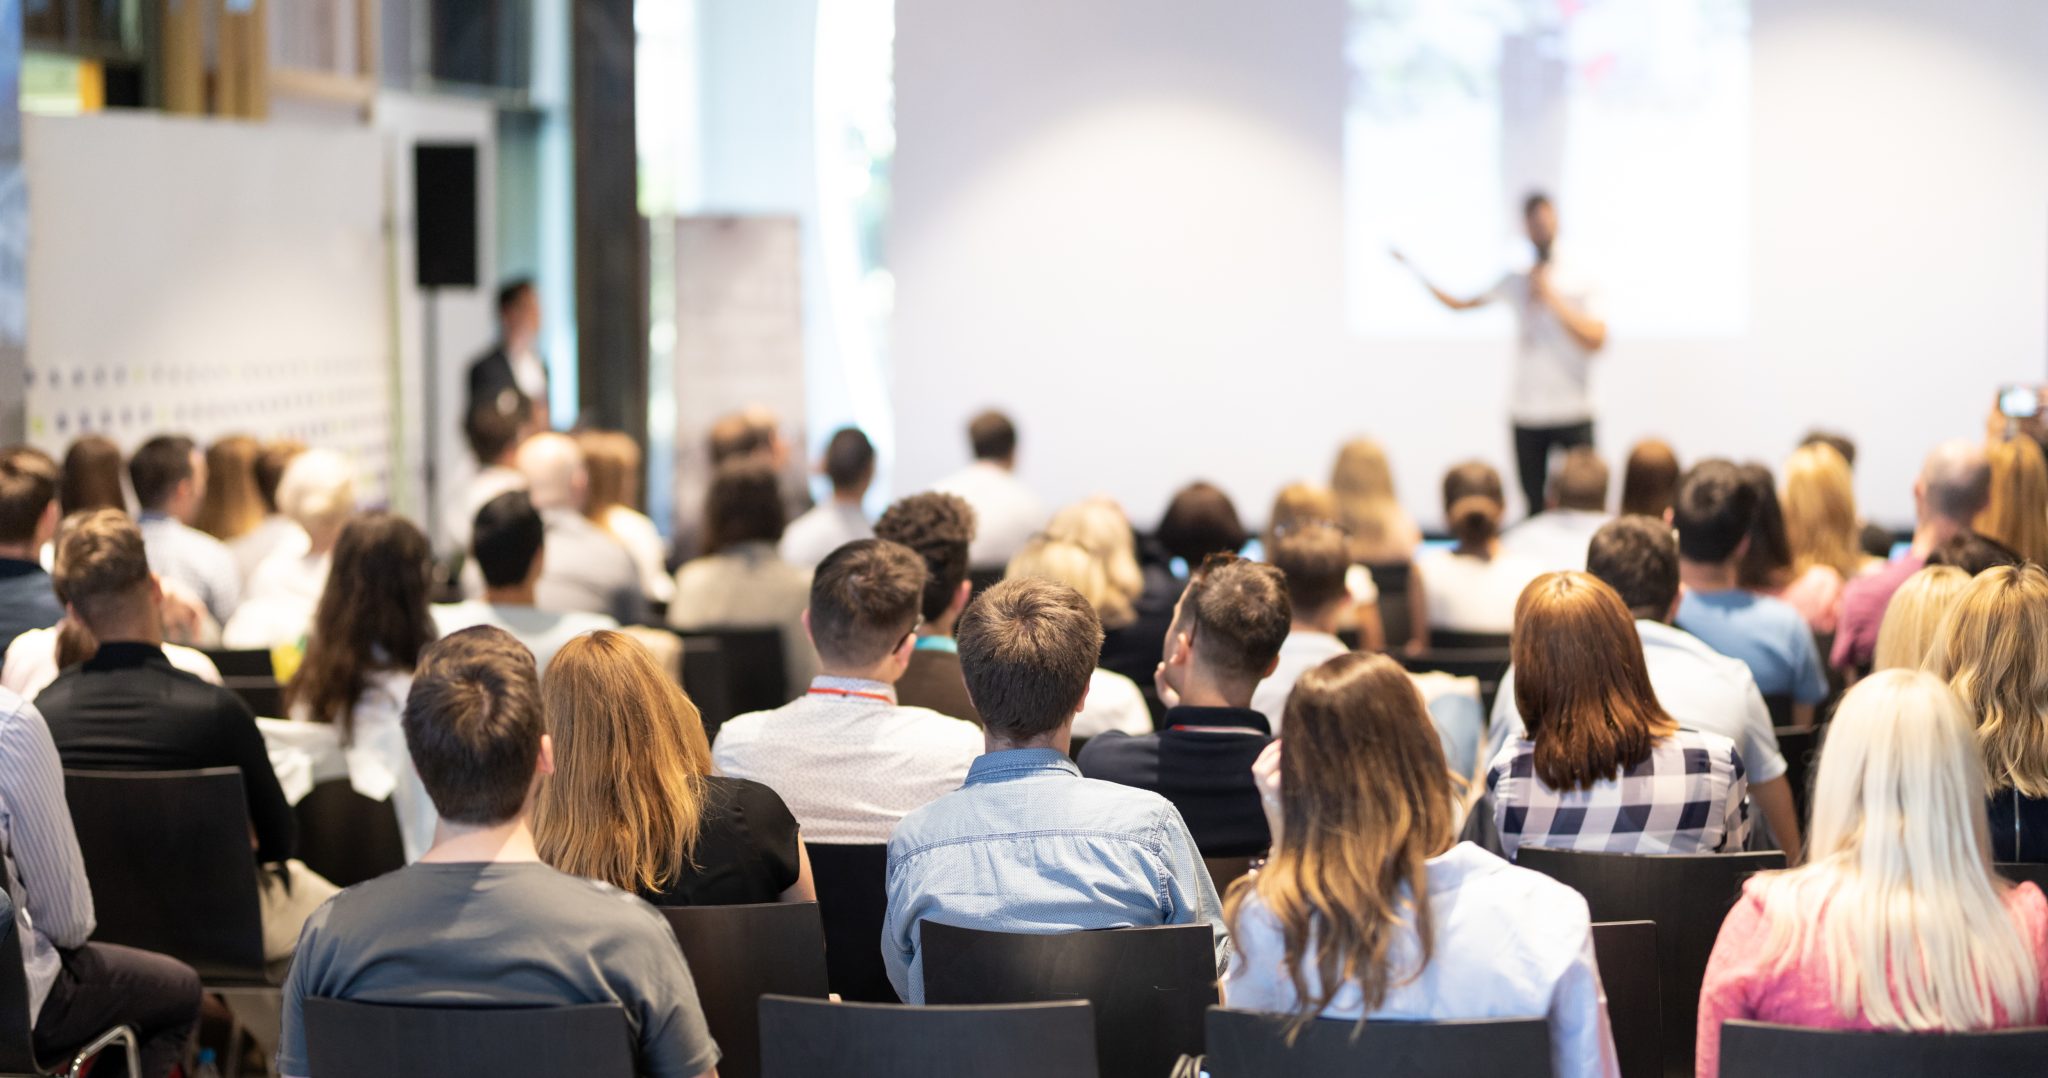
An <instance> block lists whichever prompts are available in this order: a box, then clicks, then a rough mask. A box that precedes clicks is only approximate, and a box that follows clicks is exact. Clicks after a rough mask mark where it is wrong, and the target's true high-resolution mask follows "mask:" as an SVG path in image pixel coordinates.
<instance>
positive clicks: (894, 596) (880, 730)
mask: <svg viewBox="0 0 2048 1078" xmlns="http://www.w3.org/2000/svg"><path fill="white" fill-rule="evenodd" d="M769 556H770V557H771V558H772V557H773V555H772V552H771V554H770V555H769ZM777 564H784V563H782V562H780V561H779V560H777ZM924 584H925V567H924V560H923V559H922V558H920V557H918V555H917V553H916V552H915V551H913V550H911V549H909V548H908V547H904V546H901V545H898V544H896V543H891V542H887V541H885V540H881V539H859V540H855V541H854V542H851V543H848V544H846V545H845V546H843V547H840V548H839V549H838V550H835V551H833V552H832V553H831V555H830V556H828V557H827V558H826V559H825V560H824V561H823V562H822V563H820V564H819V566H818V571H817V573H816V575H815V576H814V577H813V579H812V581H811V595H810V607H809V609H807V610H805V611H804V614H803V617H802V624H803V627H804V630H805V632H806V634H807V635H808V636H809V638H810V640H811V642H812V644H814V645H815V646H816V649H817V655H818V659H819V662H820V665H821V667H822V671H821V673H820V674H819V676H818V677H817V678H815V679H814V680H813V681H812V682H811V685H810V689H809V691H808V692H806V693H805V694H804V695H802V696H800V697H798V698H797V699H796V700H794V701H791V702H790V703H787V704H784V705H783V706H781V707H779V708H776V709H775V710H773V711H757V712H754V713H752V714H748V715H741V716H739V717H737V718H734V719H731V720H728V721H727V722H726V723H725V724H724V725H723V726H720V727H719V728H718V739H717V740H716V741H715V742H714V743H713V744H712V746H711V760H712V763H713V764H715V765H716V766H717V769H718V772H719V774H722V775H732V776H735V777H738V778H743V779H753V780H754V781H756V782H761V783H766V784H767V785H768V787H769V788H770V789H773V790H775V791H776V792H778V793H780V794H781V795H782V798H783V800H784V801H785V802H786V803H787V804H788V805H789V809H790V811H791V812H792V813H794V814H795V816H796V818H797V822H798V823H800V824H802V825H803V829H804V834H805V835H806V836H807V838H808V840H809V841H810V842H811V843H812V844H814V845H815V844H821V843H830V844H839V845H847V844H852V845H868V844H876V843H883V842H887V841H888V840H889V832H890V831H891V830H893V829H894V828H895V826H896V824H897V821H899V820H901V819H902V818H903V816H904V814H905V813H907V812H909V811H910V810H912V809H914V808H917V807H919V806H921V805H925V804H928V803H930V802H931V801H933V800H935V799H937V798H938V797H939V796H941V795H943V794H944V793H946V792H947V791H949V790H952V789H953V788H955V787H957V786H959V785H960V780H961V779H962V778H964V777H966V775H967V766H968V764H970V763H972V762H973V760H974V757H975V755H976V754H977V753H979V752H980V751H981V731H979V730H977V729H975V728H974V727H973V726H972V725H970V724H968V723H964V722H960V721H958V720H955V719H950V718H947V717H946V716H944V715H941V714H939V713H938V712H936V711H931V710H928V709H926V708H921V707H905V706H903V705H902V704H900V703H898V702H897V699H896V687H895V686H896V681H897V680H898V679H899V678H901V677H902V676H903V670H904V668H905V667H907V666H908V665H909V664H910V656H911V654H912V653H913V651H914V648H915V643H914V641H915V639H916V636H915V630H916V628H917V620H918V611H919V609H920V607H921V606H922V603H923V599H924ZM972 687H973V685H972V682H970V683H969V689H970V691H971V690H972ZM976 703H977V704H980V703H983V701H982V700H981V699H980V698H979V697H976ZM984 714H986V713H985V712H984Z"/></svg>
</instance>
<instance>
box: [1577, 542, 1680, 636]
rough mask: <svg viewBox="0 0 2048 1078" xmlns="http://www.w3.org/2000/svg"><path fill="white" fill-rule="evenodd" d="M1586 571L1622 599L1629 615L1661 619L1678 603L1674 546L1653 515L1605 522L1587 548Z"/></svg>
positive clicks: (1676, 559)
mask: <svg viewBox="0 0 2048 1078" xmlns="http://www.w3.org/2000/svg"><path fill="white" fill-rule="evenodd" d="M1586 571H1587V572H1589V573H1591V574H1593V575H1594V576H1595V577H1598V578H1599V579H1600V581H1601V582H1602V583H1604V584H1606V585H1607V586H1608V587H1610V588H1613V589H1614V591H1615V593H1616V594H1618V595H1620V596H1621V601H1622V603H1623V605H1625V606H1627V607H1628V612H1629V613H1631V614H1633V615H1635V616H1636V617H1638V618H1648V619H1650V620H1652V621H1662V620H1664V618H1665V616H1666V615H1669V614H1670V613H1671V604H1672V603H1673V602H1675V601H1676V600H1677V599H1678V542H1677V540H1676V539H1674V538H1673V537H1672V535H1671V525H1669V524H1666V523H1664V522H1663V521H1661V520H1658V519H1656V518H1654V517H1646V516H1626V517H1618V518H1616V519H1614V520H1610V521H1608V522H1607V523H1605V524H1603V525H1601V526H1600V530H1599V531H1597V532H1594V533H1593V541H1592V542H1591V543H1589V544H1587V546H1586Z"/></svg>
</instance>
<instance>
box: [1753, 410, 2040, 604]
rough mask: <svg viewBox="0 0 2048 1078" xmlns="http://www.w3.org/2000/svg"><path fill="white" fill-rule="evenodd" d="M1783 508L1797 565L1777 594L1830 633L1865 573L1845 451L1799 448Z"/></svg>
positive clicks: (1789, 545) (1787, 481)
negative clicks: (1845, 593) (1852, 585)
mask: <svg viewBox="0 0 2048 1078" xmlns="http://www.w3.org/2000/svg"><path fill="white" fill-rule="evenodd" d="M1779 508H1780V509H1781V510H1782V511H1783V516H1784V518H1785V541H1786V546H1787V549H1788V550H1789V552H1790V553H1791V556H1792V570H1791V580H1790V582H1788V583H1787V584H1786V585H1785V587H1784V588H1783V589H1782V590H1780V591H1779V592H1777V593H1776V594H1777V597H1778V598H1780V599H1783V600H1785V601H1786V602H1788V603H1791V604H1792V609H1794V610H1797V611H1799V614H1800V616H1801V617H1803V618H1805V619H1806V623H1807V624H1808V625H1810V626H1812V627H1813V631H1814V632H1815V633H1818V634H1820V635H1822V636H1827V635H1830V634H1832V633H1833V632H1834V631H1835V627H1836V625H1837V624H1838V623H1839V622H1840V621H1841V616H1842V590H1843V589H1844V588H1845V587H1847V586H1848V583H1849V581H1851V580H1854V579H1855V578H1856V577H1857V576H1858V575H1859V574H1861V573H1862V572H1863V563H1864V560H1865V559H1864V556H1863V551H1862V549H1861V548H1860V547H1859V546H1858V545H1857V544H1858V539H1857V523H1856V519H1857V518H1856V487H1855V484H1854V481H1853V477H1852V476H1851V475H1850V474H1849V465H1848V464H1847V463H1846V462H1844V461H1843V460H1842V455H1841V454H1840V453H1837V452H1835V450H1834V449H1833V448H1831V447H1829V446H1826V445H1821V444H1815V445H1809V446H1802V447H1800V448H1799V449H1797V450H1795V451H1794V452H1793V454H1792V457H1791V459H1790V460H1788V461H1786V462H1785V491H1784V496H1783V497H1782V498H1781V499H1779ZM2044 512H2048V510H2044Z"/></svg>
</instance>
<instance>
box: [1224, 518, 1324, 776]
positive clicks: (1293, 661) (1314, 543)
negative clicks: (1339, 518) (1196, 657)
mask: <svg viewBox="0 0 2048 1078" xmlns="http://www.w3.org/2000/svg"><path fill="white" fill-rule="evenodd" d="M1268 557H1270V558H1271V559H1272V562H1273V568H1275V569H1278V570H1280V575H1281V576H1283V577H1285V578H1286V580H1287V603H1288V608H1289V609H1290V610H1291V611H1292V612H1293V615H1294V621H1293V624H1292V625H1290V626H1288V629H1287V639H1286V640H1284V641H1281V643H1280V656H1279V660H1278V661H1277V662H1276V663H1274V665H1273V672H1272V673H1271V674H1268V675H1267V676H1266V679H1265V680H1264V681H1261V682H1259V687H1258V690H1257V691H1256V692H1254V693H1252V710H1253V711H1256V712H1258V713H1259V714H1261V715H1264V716H1265V717H1266V725H1267V726H1269V727H1271V728H1272V731H1273V736H1275V737H1278V736H1280V723H1281V721H1282V717H1283V716H1284V715H1285V714H1286V711H1287V696H1288V694H1289V693H1292V692H1293V691H1294V683H1295V682H1297V681H1300V680H1301V675H1303V674H1306V673H1308V672H1309V671H1310V670H1313V669H1315V668H1316V667H1318V666H1321V665H1322V664H1324V663H1325V662H1328V661H1329V660H1331V659H1334V658H1336V657H1337V656H1339V655H1342V654H1344V653H1345V652H1347V651H1350V650H1351V649H1350V648H1348V647H1345V646H1344V641H1342V640H1339V639H1337V622H1338V620H1339V619H1340V618H1341V617H1342V615H1343V613H1344V608H1345V607H1347V606H1349V605H1350V604H1351V593H1350V592H1349V591H1346V590H1345V588H1344V578H1345V574H1346V573H1348V572H1349V571H1350V569H1351V548H1350V541H1349V540H1348V539H1346V538H1345V536H1344V532H1343V531H1342V530H1340V529H1338V528H1336V527H1332V526H1328V525H1309V526H1307V527H1302V528H1295V529H1293V530H1291V531H1289V532H1287V533H1286V534H1285V535H1282V536H1279V537H1278V538H1276V539H1274V540H1273V549H1272V551H1271V552H1270V553H1269V554H1268ZM1183 702H1185V701H1183Z"/></svg>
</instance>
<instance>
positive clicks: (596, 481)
mask: <svg viewBox="0 0 2048 1078" xmlns="http://www.w3.org/2000/svg"><path fill="white" fill-rule="evenodd" d="M576 446H577V448H578V449H581V450H582V451H583V465H584V468H585V470H587V471H588V472H589V474H590V491H589V494H588V495H587V496H586V498H585V500H584V504H583V515H584V516H585V517H587V518H589V520H590V522H591V523H592V524H595V525H597V526H598V527H599V528H601V529H603V530H604V531H605V533H606V534H608V535H610V536H611V537H612V538H613V539H615V540H617V541H618V543H619V545H620V546H623V547H625V548H626V553H628V554H630V555H632V556H633V564H634V565H635V566H637V567H638V568H639V570H640V590H641V592H642V593H643V594H645V595H646V596H647V598H648V599H649V600H650V601H652V602H657V603H666V602H668V601H669V600H670V599H672V598H674V597H675V591H676V582H675V578H674V577H671V576H669V575H668V544H667V543H666V542H664V541H663V540H662V538H661V529H659V528H657V527H655V526H654V521H652V520H650V519H648V517H647V514H645V513H643V512H641V511H640V460H641V454H640V443H638V442H636V441H634V440H633V439H632V437H631V436H629V435H627V434H624V433H621V432H619V431H615V430H586V431H581V432H579V433H578V434H577V435H576Z"/></svg>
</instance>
